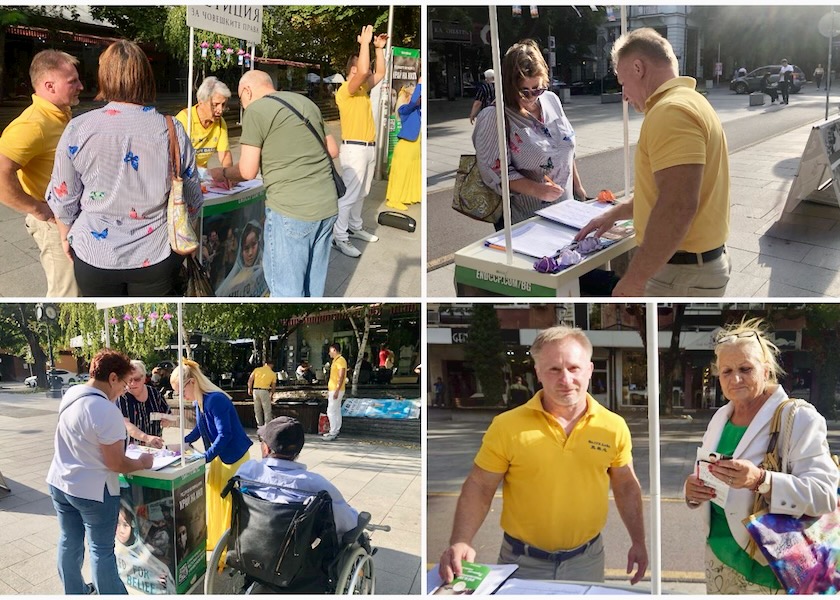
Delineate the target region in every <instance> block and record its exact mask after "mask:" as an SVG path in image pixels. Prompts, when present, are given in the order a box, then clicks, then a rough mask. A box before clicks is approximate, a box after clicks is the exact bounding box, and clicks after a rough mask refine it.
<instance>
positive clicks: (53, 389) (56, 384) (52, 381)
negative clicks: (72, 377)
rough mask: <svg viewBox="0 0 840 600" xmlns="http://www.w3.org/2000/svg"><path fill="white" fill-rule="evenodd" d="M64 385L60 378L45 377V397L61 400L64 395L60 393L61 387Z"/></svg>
mask: <svg viewBox="0 0 840 600" xmlns="http://www.w3.org/2000/svg"><path fill="white" fill-rule="evenodd" d="M62 385H64V381H62V379H61V377H59V376H58V375H47V386H48V388H49V390H48V391H47V396H48V397H50V398H61V397H62V396H63V395H64V394H62V392H61V386H62Z"/></svg>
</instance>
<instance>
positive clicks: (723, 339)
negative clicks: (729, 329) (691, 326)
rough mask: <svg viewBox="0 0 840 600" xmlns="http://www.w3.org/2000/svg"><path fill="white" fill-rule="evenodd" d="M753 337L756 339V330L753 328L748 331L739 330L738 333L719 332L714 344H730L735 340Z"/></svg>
mask: <svg viewBox="0 0 840 600" xmlns="http://www.w3.org/2000/svg"><path fill="white" fill-rule="evenodd" d="M752 337H754V338H755V339H756V340H758V332H757V331H754V330H749V331H741V332H739V333H723V332H721V334H719V335H718V336H717V338H716V339H715V346H720V345H721V344H730V343H732V342H734V341H735V340H743V339H747V338H752Z"/></svg>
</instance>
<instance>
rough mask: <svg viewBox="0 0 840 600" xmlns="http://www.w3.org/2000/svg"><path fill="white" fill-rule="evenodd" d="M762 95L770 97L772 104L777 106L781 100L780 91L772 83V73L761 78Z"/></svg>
mask: <svg viewBox="0 0 840 600" xmlns="http://www.w3.org/2000/svg"><path fill="white" fill-rule="evenodd" d="M761 93H762V94H767V95H768V96H770V104H775V103H776V100H778V99H779V91H778V90H777V89H776V86H774V85H773V84H772V83H770V73H765V74H764V77H762V78H761Z"/></svg>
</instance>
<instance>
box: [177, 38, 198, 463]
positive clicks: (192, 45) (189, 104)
mask: <svg viewBox="0 0 840 600" xmlns="http://www.w3.org/2000/svg"><path fill="white" fill-rule="evenodd" d="M194 51H195V27H190V66H189V69H188V70H187V139H191V138H190V135H191V134H192V113H191V112H190V110H191V109H192V82H193V52H194ZM179 306H180V305H179ZM181 433H183V432H181ZM182 454H183V453H182Z"/></svg>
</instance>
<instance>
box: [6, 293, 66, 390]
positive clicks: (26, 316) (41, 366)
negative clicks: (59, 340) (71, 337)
mask: <svg viewBox="0 0 840 600" xmlns="http://www.w3.org/2000/svg"><path fill="white" fill-rule="evenodd" d="M47 327H51V328H52V329H51V330H50V334H51V335H53V339H55V335H56V333H57V326H56V325H55V324H50V323H46V322H43V323H39V322H38V320H37V319H36V318H35V305H34V304H32V303H29V304H2V305H0V346H3V347H5V348H8V349H9V351H10V352H12V353H14V354H15V355H16V356H20V357H21V358H25V359H28V360H27V362H32V363H33V364H34V372H35V375H37V376H38V385H39V386H41V387H47V375H46V373H47V353H46V351H45V350H44V348H43V347H42V346H41V340H42V339H44V340H46V339H47V336H46V332H47V329H46V328H47Z"/></svg>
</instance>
